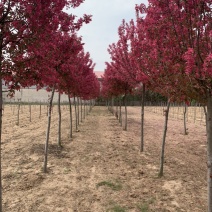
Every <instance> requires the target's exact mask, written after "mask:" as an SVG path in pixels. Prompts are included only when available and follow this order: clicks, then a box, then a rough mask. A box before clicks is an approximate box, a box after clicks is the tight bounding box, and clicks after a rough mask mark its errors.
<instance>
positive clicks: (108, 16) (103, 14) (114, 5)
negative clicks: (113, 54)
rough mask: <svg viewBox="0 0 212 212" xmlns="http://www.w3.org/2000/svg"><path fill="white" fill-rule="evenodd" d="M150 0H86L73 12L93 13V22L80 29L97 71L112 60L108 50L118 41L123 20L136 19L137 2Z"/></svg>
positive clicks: (80, 14)
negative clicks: (110, 45)
mask: <svg viewBox="0 0 212 212" xmlns="http://www.w3.org/2000/svg"><path fill="white" fill-rule="evenodd" d="M147 2H148V0H85V2H84V3H83V4H81V5H80V6H79V7H78V8H76V9H74V10H72V9H71V12H72V13H73V14H74V15H77V16H78V17H81V16H82V15H83V14H85V13H86V14H90V15H93V17H92V22H90V23H89V24H87V25H84V26H83V27H82V29H81V30H80V31H79V33H78V34H79V35H81V36H82V39H83V42H84V43H85V45H84V49H85V51H86V52H90V55H91V58H92V59H93V62H94V63H96V66H95V71H104V69H105V62H106V61H110V55H109V54H108V52H107V48H108V46H109V44H112V43H114V42H117V41H118V27H119V26H120V25H121V23H122V20H123V19H125V20H126V21H127V22H129V21H130V20H131V19H135V4H141V3H144V4H146V5H147Z"/></svg>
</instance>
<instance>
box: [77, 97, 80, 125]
mask: <svg viewBox="0 0 212 212" xmlns="http://www.w3.org/2000/svg"><path fill="white" fill-rule="evenodd" d="M79 110H80V109H79V97H77V124H78V126H79V123H80V111H79Z"/></svg>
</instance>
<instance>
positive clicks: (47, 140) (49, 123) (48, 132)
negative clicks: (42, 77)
mask: <svg viewBox="0 0 212 212" xmlns="http://www.w3.org/2000/svg"><path fill="white" fill-rule="evenodd" d="M54 91H55V88H54V87H53V89H52V95H51V97H50V99H49V107H48V108H49V110H48V125H47V131H46V143H45V154H44V168H43V171H44V173H46V172H47V160H48V146H49V134H50V126H51V113H52V101H53V98H54Z"/></svg>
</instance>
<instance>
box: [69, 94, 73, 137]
mask: <svg viewBox="0 0 212 212" xmlns="http://www.w3.org/2000/svg"><path fill="white" fill-rule="evenodd" d="M68 102H69V111H70V138H72V134H73V133H72V132H73V130H72V128H73V125H72V105H71V99H70V95H68Z"/></svg>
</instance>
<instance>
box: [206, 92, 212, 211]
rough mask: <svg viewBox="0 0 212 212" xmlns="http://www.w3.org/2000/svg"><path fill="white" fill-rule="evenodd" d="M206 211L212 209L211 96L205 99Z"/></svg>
mask: <svg viewBox="0 0 212 212" xmlns="http://www.w3.org/2000/svg"><path fill="white" fill-rule="evenodd" d="M206 126H207V160H208V162H207V166H208V174H207V181H208V212H211V211H212V96H211V95H210V96H209V97H208V101H207V125H206Z"/></svg>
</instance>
